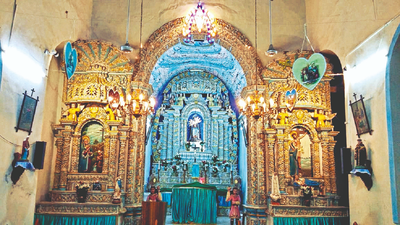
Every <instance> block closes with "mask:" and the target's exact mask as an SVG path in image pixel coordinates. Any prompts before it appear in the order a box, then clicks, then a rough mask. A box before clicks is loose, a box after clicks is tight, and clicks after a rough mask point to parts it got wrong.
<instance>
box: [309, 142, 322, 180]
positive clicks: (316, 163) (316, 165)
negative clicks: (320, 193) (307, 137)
mask: <svg viewBox="0 0 400 225" xmlns="http://www.w3.org/2000/svg"><path fill="white" fill-rule="evenodd" d="M319 144H320V142H318V141H314V144H313V150H312V152H311V157H312V160H313V177H315V178H321V166H320V159H319Z"/></svg>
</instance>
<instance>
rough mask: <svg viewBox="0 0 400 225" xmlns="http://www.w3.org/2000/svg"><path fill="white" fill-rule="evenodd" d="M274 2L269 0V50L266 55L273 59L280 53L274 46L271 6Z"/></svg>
mask: <svg viewBox="0 0 400 225" xmlns="http://www.w3.org/2000/svg"><path fill="white" fill-rule="evenodd" d="M271 2H272V0H269V48H268V50H267V51H266V52H265V55H267V56H269V57H273V56H274V55H276V54H277V53H278V51H277V50H276V49H275V48H274V46H273V45H272V12H271V11H272V5H271Z"/></svg>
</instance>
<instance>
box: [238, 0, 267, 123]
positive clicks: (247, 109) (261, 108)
mask: <svg viewBox="0 0 400 225" xmlns="http://www.w3.org/2000/svg"><path fill="white" fill-rule="evenodd" d="M254 21H255V35H254V36H255V39H256V40H255V51H256V56H257V51H258V47H257V0H255V19H254ZM256 58H257V57H256ZM255 66H256V85H255V86H256V87H255V88H256V89H255V90H254V92H253V93H252V94H247V98H246V101H245V100H243V99H240V100H239V107H240V112H241V113H242V114H244V115H246V116H252V117H254V119H256V120H258V118H260V117H262V116H264V115H265V113H266V111H267V104H266V103H265V100H264V97H263V91H259V90H258V66H257V59H256V61H255Z"/></svg>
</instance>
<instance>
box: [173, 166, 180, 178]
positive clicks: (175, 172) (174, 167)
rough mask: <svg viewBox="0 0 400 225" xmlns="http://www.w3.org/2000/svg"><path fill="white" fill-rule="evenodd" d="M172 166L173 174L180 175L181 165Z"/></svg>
mask: <svg viewBox="0 0 400 225" xmlns="http://www.w3.org/2000/svg"><path fill="white" fill-rule="evenodd" d="M171 168H172V175H174V176H178V169H179V166H177V165H173V166H172V167H171Z"/></svg>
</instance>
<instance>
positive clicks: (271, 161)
mask: <svg viewBox="0 0 400 225" xmlns="http://www.w3.org/2000/svg"><path fill="white" fill-rule="evenodd" d="M267 135H268V136H267V138H268V146H267V147H268V151H267V152H268V181H269V184H270V185H271V184H272V176H273V175H274V172H275V154H274V146H275V131H274V130H272V129H269V130H267ZM270 185H269V186H268V189H270V188H271V187H270ZM268 191H269V190H267V192H268Z"/></svg>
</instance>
